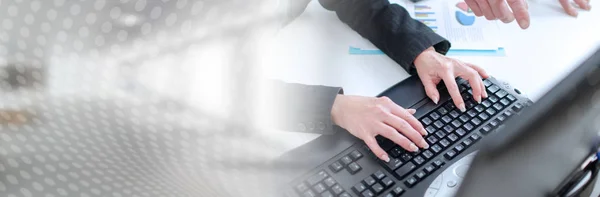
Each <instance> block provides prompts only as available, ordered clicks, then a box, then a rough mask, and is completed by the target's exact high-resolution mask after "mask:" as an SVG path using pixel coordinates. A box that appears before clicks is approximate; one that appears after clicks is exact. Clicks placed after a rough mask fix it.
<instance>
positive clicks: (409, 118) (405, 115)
mask: <svg viewBox="0 0 600 197" xmlns="http://www.w3.org/2000/svg"><path fill="white" fill-rule="evenodd" d="M390 109H392V114H393V115H396V116H397V117H399V118H401V119H403V120H404V121H406V122H407V123H408V124H410V126H411V127H412V128H413V129H414V130H416V131H417V132H419V133H421V135H427V131H425V127H423V124H421V122H420V121H419V120H417V118H415V116H413V114H411V113H410V112H409V111H408V110H404V109H403V108H402V107H400V106H398V105H396V104H394V105H393V106H390Z"/></svg>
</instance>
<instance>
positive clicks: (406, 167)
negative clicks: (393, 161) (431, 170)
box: [394, 162, 417, 179]
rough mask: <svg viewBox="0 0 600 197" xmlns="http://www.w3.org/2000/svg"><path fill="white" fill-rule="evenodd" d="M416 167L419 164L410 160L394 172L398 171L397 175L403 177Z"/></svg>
mask: <svg viewBox="0 0 600 197" xmlns="http://www.w3.org/2000/svg"><path fill="white" fill-rule="evenodd" d="M415 168H417V166H416V165H415V164H413V163H412V162H408V163H407V164H404V166H402V167H400V168H398V169H397V170H396V171H394V172H395V173H396V175H398V176H399V177H400V178H401V179H402V178H404V177H405V176H406V175H408V174H409V173H410V172H412V171H413V170H415Z"/></svg>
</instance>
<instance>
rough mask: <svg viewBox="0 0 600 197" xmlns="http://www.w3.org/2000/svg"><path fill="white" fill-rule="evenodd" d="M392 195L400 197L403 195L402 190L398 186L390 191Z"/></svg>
mask: <svg viewBox="0 0 600 197" xmlns="http://www.w3.org/2000/svg"><path fill="white" fill-rule="evenodd" d="M392 193H393V194H394V195H396V196H400V195H402V194H403V193H404V189H402V188H401V187H400V186H398V187H395V188H394V189H393V190H392Z"/></svg>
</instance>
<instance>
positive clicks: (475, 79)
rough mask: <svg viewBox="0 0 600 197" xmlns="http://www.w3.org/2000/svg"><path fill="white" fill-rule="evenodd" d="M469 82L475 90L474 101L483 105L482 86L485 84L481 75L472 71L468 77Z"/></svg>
mask: <svg viewBox="0 0 600 197" xmlns="http://www.w3.org/2000/svg"><path fill="white" fill-rule="evenodd" d="M467 81H469V84H470V85H471V88H472V89H473V99H474V100H475V101H477V103H481V97H482V94H483V93H482V92H481V84H483V82H482V81H481V77H479V74H477V71H475V70H471V71H470V72H469V74H468V76H467Z"/></svg>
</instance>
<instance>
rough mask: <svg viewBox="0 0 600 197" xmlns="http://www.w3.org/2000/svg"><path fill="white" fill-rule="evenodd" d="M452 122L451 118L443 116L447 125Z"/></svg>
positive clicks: (443, 120)
mask: <svg viewBox="0 0 600 197" xmlns="http://www.w3.org/2000/svg"><path fill="white" fill-rule="evenodd" d="M451 121H452V118H450V116H447V115H446V116H443V117H442V122H444V123H445V124H448V123H450V122H451Z"/></svg>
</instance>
